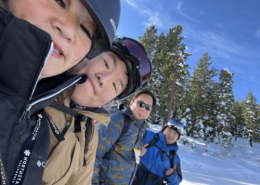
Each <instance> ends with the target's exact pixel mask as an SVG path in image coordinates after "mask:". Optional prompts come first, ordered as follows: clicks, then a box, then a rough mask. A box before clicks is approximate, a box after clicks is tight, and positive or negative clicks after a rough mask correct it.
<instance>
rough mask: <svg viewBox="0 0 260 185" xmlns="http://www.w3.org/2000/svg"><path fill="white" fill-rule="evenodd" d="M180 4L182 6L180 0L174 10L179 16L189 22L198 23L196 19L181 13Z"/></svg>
mask: <svg viewBox="0 0 260 185" xmlns="http://www.w3.org/2000/svg"><path fill="white" fill-rule="evenodd" d="M182 4H183V2H182V0H181V1H180V2H179V3H178V4H177V7H176V9H177V10H178V12H179V14H181V15H182V16H183V17H185V18H187V19H189V20H190V21H192V22H195V23H200V21H198V20H196V19H193V18H192V17H190V16H188V15H186V14H184V13H183V11H182Z"/></svg>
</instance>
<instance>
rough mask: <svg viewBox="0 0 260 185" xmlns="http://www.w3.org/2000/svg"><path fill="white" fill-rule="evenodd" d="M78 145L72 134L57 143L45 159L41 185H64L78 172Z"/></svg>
mask: <svg viewBox="0 0 260 185" xmlns="http://www.w3.org/2000/svg"><path fill="white" fill-rule="evenodd" d="M79 156H80V143H79V141H78V139H77V138H76V136H75V134H74V133H71V134H70V135H69V136H68V137H67V138H65V140H64V141H62V142H59V144H58V145H57V146H56V147H55V149H54V150H53V151H52V153H51V154H50V155H49V158H48V159H47V162H46V166H45V172H44V175H43V184H44V185H49V184H55V185H64V184H66V183H67V182H68V180H69V178H70V177H71V176H72V175H73V174H74V173H75V172H76V171H78V167H79V161H80V159H79Z"/></svg>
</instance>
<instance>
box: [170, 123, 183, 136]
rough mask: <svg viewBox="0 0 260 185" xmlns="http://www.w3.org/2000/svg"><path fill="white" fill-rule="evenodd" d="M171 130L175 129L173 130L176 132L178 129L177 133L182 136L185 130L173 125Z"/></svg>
mask: <svg viewBox="0 0 260 185" xmlns="http://www.w3.org/2000/svg"><path fill="white" fill-rule="evenodd" d="M170 128H171V129H173V130H176V129H177V132H178V133H179V134H182V133H183V128H182V127H176V126H174V125H172V126H170Z"/></svg>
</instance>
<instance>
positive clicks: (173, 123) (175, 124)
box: [162, 118, 184, 139]
mask: <svg viewBox="0 0 260 185" xmlns="http://www.w3.org/2000/svg"><path fill="white" fill-rule="evenodd" d="M167 127H169V128H171V129H173V130H175V131H176V132H178V133H179V137H178V139H179V138H180V136H181V135H182V134H183V128H184V126H183V124H182V123H181V122H180V121H179V120H177V119H172V118H171V119H169V121H168V123H167V125H166V126H165V127H164V128H163V129H162V132H163V131H164V130H165V129H166V128H167Z"/></svg>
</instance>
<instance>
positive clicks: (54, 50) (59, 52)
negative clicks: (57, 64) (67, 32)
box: [53, 48, 61, 55]
mask: <svg viewBox="0 0 260 185" xmlns="http://www.w3.org/2000/svg"><path fill="white" fill-rule="evenodd" d="M53 50H54V51H55V52H56V53H58V54H59V55H61V53H60V52H59V51H58V50H56V49H55V48H54V49H53Z"/></svg>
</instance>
